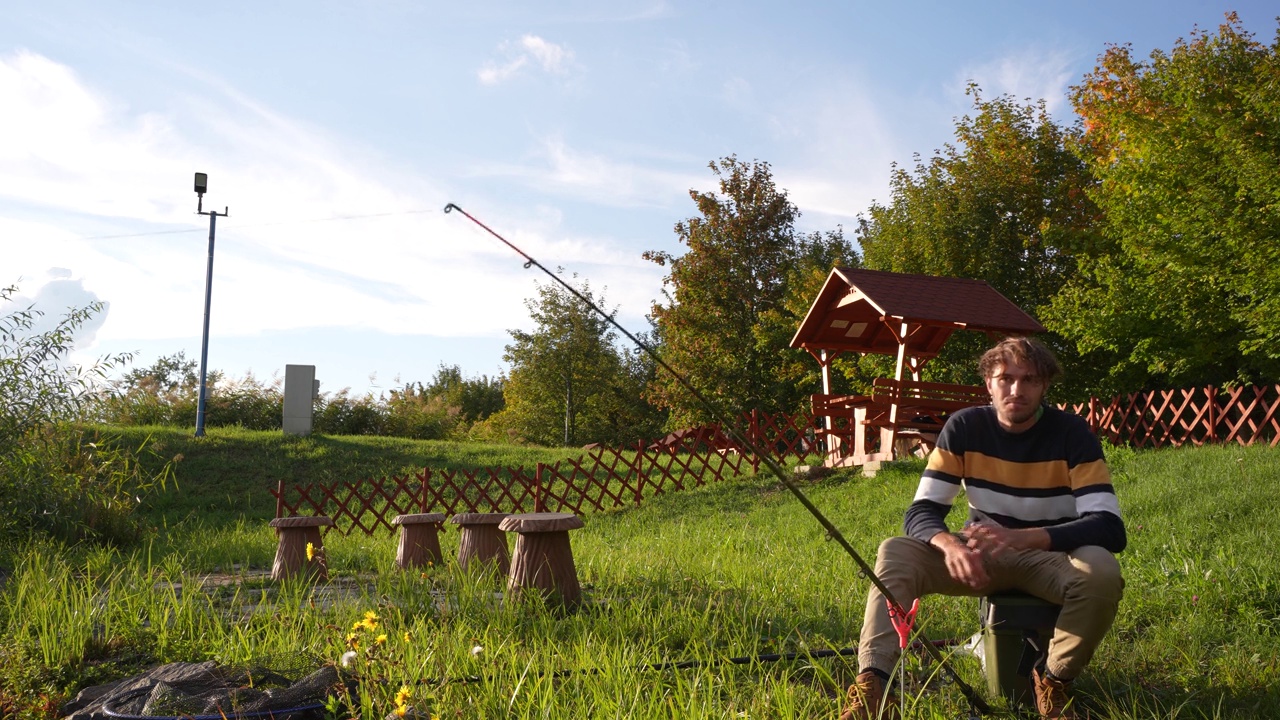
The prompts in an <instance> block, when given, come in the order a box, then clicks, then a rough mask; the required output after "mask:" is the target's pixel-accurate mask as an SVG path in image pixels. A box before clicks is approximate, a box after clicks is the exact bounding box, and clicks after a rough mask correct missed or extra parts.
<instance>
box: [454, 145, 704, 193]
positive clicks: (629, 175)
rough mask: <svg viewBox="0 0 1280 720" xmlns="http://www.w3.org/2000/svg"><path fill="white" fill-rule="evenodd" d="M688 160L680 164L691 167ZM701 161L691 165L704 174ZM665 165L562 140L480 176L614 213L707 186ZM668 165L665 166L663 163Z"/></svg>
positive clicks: (483, 167)
mask: <svg viewBox="0 0 1280 720" xmlns="http://www.w3.org/2000/svg"><path fill="white" fill-rule="evenodd" d="M688 160H689V159H688V158H686V159H684V162H682V163H681V165H682V166H683V167H689V166H690V163H689V161H688ZM703 162H704V161H702V160H701V159H699V160H698V161H697V162H696V163H693V165H694V166H695V167H698V168H699V169H701V167H702V163H703ZM657 163H664V161H662V160H656V161H655V160H654V159H653V158H645V159H644V160H642V161H628V160H625V159H620V158H619V157H618V156H616V155H614V156H609V155H602V154H598V153H591V152H584V151H582V150H578V149H576V148H574V147H572V146H570V145H569V143H567V142H565V140H564V139H563V138H561V137H558V136H555V137H547V138H543V139H541V140H540V141H539V142H538V144H537V146H536V148H535V149H534V150H533V151H532V152H531V153H530V160H529V161H528V162H526V163H523V164H490V165H481V166H478V167H476V168H475V169H474V170H473V171H474V172H475V173H476V174H477V175H480V176H488V177H509V178H513V179H516V180H519V181H521V182H522V183H525V184H527V185H529V186H530V187H536V188H538V189H539V190H542V191H551V192H555V193H558V194H561V195H563V196H567V197H572V198H574V199H576V200H582V201H588V202H592V203H599V204H602V205H609V206H613V207H670V206H672V205H673V204H675V203H676V202H678V201H680V200H681V199H682V198H685V197H686V194H687V193H688V191H689V189H690V188H693V187H701V186H704V185H707V184H708V180H707V176H706V174H705V173H704V174H700V175H695V174H691V173H688V172H685V171H672V170H664V169H662V168H661V167H657V166H655V165H656V164H657ZM664 164H665V163H664Z"/></svg>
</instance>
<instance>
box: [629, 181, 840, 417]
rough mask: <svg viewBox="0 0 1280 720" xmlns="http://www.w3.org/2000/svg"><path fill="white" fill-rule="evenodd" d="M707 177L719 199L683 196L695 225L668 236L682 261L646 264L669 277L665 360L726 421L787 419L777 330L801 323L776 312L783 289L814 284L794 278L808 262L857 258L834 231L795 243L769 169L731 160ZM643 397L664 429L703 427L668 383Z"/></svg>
mask: <svg viewBox="0 0 1280 720" xmlns="http://www.w3.org/2000/svg"><path fill="white" fill-rule="evenodd" d="M710 168H711V170H712V172H714V173H715V174H716V176H717V177H718V178H719V189H720V192H719V194H717V193H714V192H698V191H697V190H690V191H689V196H690V197H691V198H692V199H693V201H694V203H695V204H696V205H697V207H698V212H699V215H698V216H697V217H692V218H689V219H687V220H683V221H681V222H679V223H676V226H675V231H676V235H677V236H678V239H679V241H680V242H681V243H682V244H684V245H686V246H688V251H687V252H685V253H684V254H683V255H681V256H679V257H676V256H674V255H672V254H671V253H667V252H662V251H650V252H646V253H645V254H644V257H645V258H646V259H648V260H652V261H653V262H656V263H658V264H659V265H661V266H663V267H667V268H669V269H670V270H669V273H668V275H667V277H666V278H665V279H664V286H665V288H667V298H668V301H667V302H666V303H656V304H655V305H654V306H653V310H652V316H653V320H654V324H655V326H656V328H657V335H658V337H659V338H660V339H661V351H662V355H663V359H664V361H665V362H667V363H668V364H669V365H670V366H671V367H672V368H673V369H674V370H676V371H677V372H679V373H680V374H681V375H682V376H684V377H685V378H686V379H687V380H688V382H689V383H690V384H691V385H692V386H693V387H694V388H696V389H697V390H698V392H699V393H701V394H702V395H703V396H705V397H706V398H708V399H709V400H711V401H712V402H713V403H715V404H716V405H717V406H718V407H719V408H720V409H721V410H722V411H724V412H730V413H733V412H739V411H744V410H751V409H757V408H758V409H766V410H775V409H783V408H787V409H790V406H791V405H792V404H794V398H795V395H796V386H795V384H794V382H788V378H787V377H786V376H785V373H783V372H781V367H782V366H783V365H784V359H783V358H784V355H783V353H784V352H786V353H790V354H791V355H793V356H794V355H795V352H794V351H790V350H785V348H786V342H785V340H784V341H782V344H781V345H779V340H780V339H781V337H782V333H780V332H779V328H782V327H785V326H786V325H787V324H788V323H790V328H791V332H794V331H795V327H796V326H797V325H798V324H799V320H800V318H799V317H794V316H793V311H792V310H790V309H789V308H788V307H787V306H786V305H785V303H784V300H785V298H786V293H787V288H788V285H789V282H791V281H794V280H796V279H798V278H800V277H802V276H804V275H805V273H809V274H810V275H811V274H812V273H811V272H809V271H810V270H811V268H806V269H804V270H802V269H801V268H802V265H803V263H802V259H803V258H805V257H807V256H812V257H814V258H819V257H820V258H821V260H822V262H824V263H825V262H828V261H831V260H834V259H835V258H837V257H839V258H841V262H842V263H844V264H855V263H856V262H857V257H856V255H854V254H853V251H852V249H851V248H850V247H849V246H848V245H847V244H845V243H844V237H843V234H842V233H841V232H840V231H839V230H837V231H835V232H832V233H828V234H826V235H822V234H818V233H815V234H813V235H811V236H808V237H804V236H802V235H800V234H799V233H797V231H796V229H795V222H796V220H797V218H799V216H800V212H799V211H798V210H797V209H796V207H795V205H793V204H792V203H791V201H790V200H789V199H788V198H787V193H786V191H785V190H780V189H778V187H777V186H776V185H775V184H774V181H773V174H772V172H771V170H770V168H769V164H768V163H766V162H760V161H754V162H752V163H749V164H748V163H744V162H741V161H739V160H738V159H737V157H735V156H732V155H731V156H729V157H726V158H723V159H721V160H720V161H719V162H713V163H710ZM829 269H830V267H829V266H828V267H827V268H825V269H824V271H823V276H824V277H825V271H826V270H829ZM815 293H816V290H815ZM806 309H807V307H806ZM789 339H790V336H789V335H787V337H786V340H789ZM810 391H811V389H810ZM649 396H650V398H651V399H652V400H653V401H654V403H655V404H657V405H659V406H661V407H663V408H668V409H670V410H671V412H672V424H676V425H688V424H695V423H702V422H706V421H708V420H710V419H711V417H710V414H709V413H708V411H707V410H706V409H705V408H702V407H701V406H700V405H699V403H697V402H696V401H695V399H694V398H693V397H691V396H690V394H689V393H688V392H687V391H686V390H685V389H684V388H683V387H682V386H681V385H680V383H679V381H677V380H676V379H675V378H674V377H671V376H670V374H669V373H658V374H657V375H656V377H655V378H654V381H653V383H652V384H650V386H649Z"/></svg>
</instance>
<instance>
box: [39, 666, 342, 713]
mask: <svg viewBox="0 0 1280 720" xmlns="http://www.w3.org/2000/svg"><path fill="white" fill-rule="evenodd" d="M347 680H348V679H347V678H344V677H343V676H342V675H341V674H340V673H339V671H338V669H337V668H335V667H334V666H333V665H332V664H323V663H322V662H321V661H319V660H318V659H316V658H310V657H305V656H295V657H293V658H283V659H275V660H273V661H272V662H255V663H250V664H244V665H240V666H228V665H219V664H217V663H215V662H213V661H209V662H203V663H170V664H168V665H163V666H160V667H158V668H153V669H152V670H149V671H148V672H146V673H143V674H142V675H139V676H137V677H134V678H130V679H127V680H123V681H119V682H117V683H113V684H112V685H111V686H109V687H105V689H103V690H102V692H100V693H97V692H91V691H97V690H98V688H91V689H89V690H87V691H85V692H84V693H81V695H82V696H84V695H85V694H86V693H89V694H90V695H92V696H94V697H87V698H85V699H84V700H85V701H84V702H83V703H79V704H80V706H79V707H72V708H66V707H64V708H63V710H64V713H65V714H66V715H68V716H69V717H70V718H72V719H73V720H74V719H85V720H87V719H88V718H104V717H109V718H118V719H120V720H161V719H168V718H184V719H187V718H190V719H192V720H205V719H208V720H215V719H216V720H222V718H227V720H231V719H233V718H291V719H295V720H302V719H303V718H312V717H316V718H318V717H321V716H322V712H321V711H322V709H323V707H324V704H325V702H326V700H327V698H328V697H329V696H331V695H334V694H335V692H336V691H337V690H338V689H339V686H341V685H342V684H343V683H344V682H346V681H347ZM80 700H81V698H79V697H78V698H77V702H79V701H80ZM67 710H71V712H66V711H67Z"/></svg>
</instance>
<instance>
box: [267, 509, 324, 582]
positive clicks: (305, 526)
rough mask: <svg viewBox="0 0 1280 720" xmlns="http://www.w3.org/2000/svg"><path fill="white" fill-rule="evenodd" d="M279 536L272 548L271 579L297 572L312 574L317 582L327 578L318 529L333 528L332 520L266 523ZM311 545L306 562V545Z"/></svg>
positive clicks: (307, 518) (314, 517)
mask: <svg viewBox="0 0 1280 720" xmlns="http://www.w3.org/2000/svg"><path fill="white" fill-rule="evenodd" d="M269 524H270V525H271V527H273V528H275V529H276V535H278V536H279V537H280V544H279V545H277V546H276V561H275V563H274V564H272V566H271V579H272V580H284V579H287V578H291V577H293V576H294V575H297V574H299V573H306V574H308V575H313V576H315V578H316V579H317V580H328V579H329V568H328V566H327V564H326V563H325V561H324V541H323V540H321V539H320V528H322V527H328V526H332V525H333V519H332V518H329V517H326V516H324V515H309V516H304V517H283V518H276V519H275V520H272V521H271V522H270V523H269ZM308 544H310V545H311V559H310V560H308V559H307V545H308Z"/></svg>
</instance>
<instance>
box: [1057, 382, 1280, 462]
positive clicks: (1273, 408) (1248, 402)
mask: <svg viewBox="0 0 1280 720" xmlns="http://www.w3.org/2000/svg"><path fill="white" fill-rule="evenodd" d="M1063 409H1064V410H1070V411H1072V412H1074V413H1076V414H1077V415H1080V416H1082V417H1084V418H1085V419H1086V420H1088V422H1089V427H1091V428H1093V430H1094V432H1096V433H1098V436H1099V437H1102V438H1105V439H1107V440H1110V441H1111V442H1112V443H1115V444H1117V445H1132V446H1133V447H1137V448H1159V447H1179V446H1182V445H1186V444H1188V443H1190V444H1192V445H1197V446H1198V445H1205V444H1214V443H1227V444H1231V443H1235V444H1239V445H1253V444H1254V443H1259V442H1265V443H1268V444H1269V445H1270V446H1271V447H1275V446H1276V445H1277V444H1278V443H1280V385H1261V386H1257V385H1255V386H1244V387H1237V388H1232V389H1230V390H1219V389H1218V388H1216V387H1212V386H1209V387H1201V388H1185V389H1181V390H1153V391H1150V392H1143V393H1132V394H1129V395H1122V396H1119V397H1116V398H1113V399H1112V400H1111V401H1110V402H1108V403H1105V404H1104V403H1103V402H1102V401H1099V400H1097V399H1090V400H1089V402H1088V403H1082V404H1078V405H1070V406H1063Z"/></svg>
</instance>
